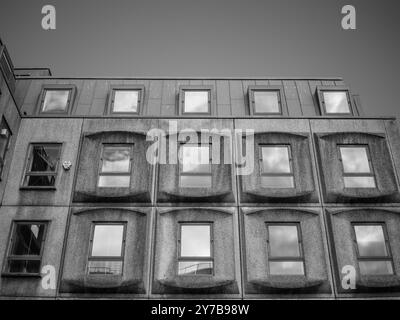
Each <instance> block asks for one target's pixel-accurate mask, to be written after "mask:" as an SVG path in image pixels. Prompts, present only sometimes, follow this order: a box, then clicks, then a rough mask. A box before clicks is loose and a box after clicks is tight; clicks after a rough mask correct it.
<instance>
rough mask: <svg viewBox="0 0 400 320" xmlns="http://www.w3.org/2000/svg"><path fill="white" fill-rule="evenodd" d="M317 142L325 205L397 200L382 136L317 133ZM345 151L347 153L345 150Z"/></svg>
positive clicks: (395, 182)
mask: <svg viewBox="0 0 400 320" xmlns="http://www.w3.org/2000/svg"><path fill="white" fill-rule="evenodd" d="M316 140H317V141H318V143H317V146H318V149H319V152H318V154H319V160H320V167H321V169H322V179H323V181H324V186H323V191H324V192H323V193H324V200H325V202H332V203H338V202H342V203H354V202H362V203H366V202H370V203H381V202H386V203H397V202H399V201H400V197H399V193H398V186H397V181H396V177H395V171H394V168H393V163H392V160H391V155H390V153H389V148H388V142H387V138H386V135H385V134H378V133H369V132H338V133H326V134H325V133H318V134H316ZM345 149H347V150H349V151H344V150H345ZM357 150H358V151H357ZM364 162H365V164H363V163H364ZM364 167H365V168H364ZM346 179H348V180H347V181H346ZM353 181H355V182H353ZM346 182H347V183H348V184H347V185H346Z"/></svg>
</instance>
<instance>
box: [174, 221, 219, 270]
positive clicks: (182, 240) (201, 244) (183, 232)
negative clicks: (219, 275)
mask: <svg viewBox="0 0 400 320" xmlns="http://www.w3.org/2000/svg"><path fill="white" fill-rule="evenodd" d="M179 228H180V230H179V239H178V275H213V272H214V271H213V270H214V267H213V254H212V251H213V246H212V243H213V234H212V233H213V231H212V224H211V223H181V224H180V225H179Z"/></svg>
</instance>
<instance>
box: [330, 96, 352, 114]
mask: <svg viewBox="0 0 400 320" xmlns="http://www.w3.org/2000/svg"><path fill="white" fill-rule="evenodd" d="M323 95H324V101H325V109H326V113H350V107H349V103H348V101H347V92H345V91H325V92H323Z"/></svg>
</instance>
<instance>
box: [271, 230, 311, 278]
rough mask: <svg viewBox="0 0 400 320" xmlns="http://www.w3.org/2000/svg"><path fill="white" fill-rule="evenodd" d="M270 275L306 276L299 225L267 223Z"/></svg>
mask: <svg viewBox="0 0 400 320" xmlns="http://www.w3.org/2000/svg"><path fill="white" fill-rule="evenodd" d="M267 230H268V235H267V244H268V267H269V274H270V275H305V271H304V257H303V249H302V242H301V241H302V240H301V233H300V224H299V223H267Z"/></svg>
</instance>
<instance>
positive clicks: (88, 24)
mask: <svg viewBox="0 0 400 320" xmlns="http://www.w3.org/2000/svg"><path fill="white" fill-rule="evenodd" d="M398 3H399V1H394V0H385V1H377V0H374V1H365V0H351V1H340V0H302V1H300V0H271V1H269V0H246V1H245V0H241V1H237V0H229V1H228V0H201V1H192V0H141V1H135V0H107V1H106V0H46V1H42V0H25V1H22V0H0V36H1V37H2V39H3V41H4V42H5V43H6V45H7V47H8V49H9V51H10V54H11V56H12V59H13V62H14V64H15V65H16V66H19V67H39V66H40V67H42V66H43V67H50V68H51V69H52V71H53V74H54V75H56V76H137V77H139V76H239V77H240V76H342V77H343V78H344V80H345V81H346V82H347V83H348V84H349V85H350V86H351V88H352V89H353V91H354V92H355V93H359V94H360V95H361V101H362V102H363V106H364V110H365V112H366V114H368V115H400V111H399V108H398V106H397V96H398V94H397V92H398V91H399V89H398V84H397V75H399V74H400V64H399V57H400V46H399V40H398V39H399V33H400V32H399V31H400V19H399V13H400V4H398ZM45 4H53V5H55V7H56V9H57V30H55V31H44V30H42V28H41V17H42V15H41V8H42V6H43V5H45ZM345 4H353V5H354V6H355V7H356V9H357V30H356V31H344V30H342V29H341V25H340V21H341V17H342V15H341V13H340V10H341V8H342V6H343V5H345Z"/></svg>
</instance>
